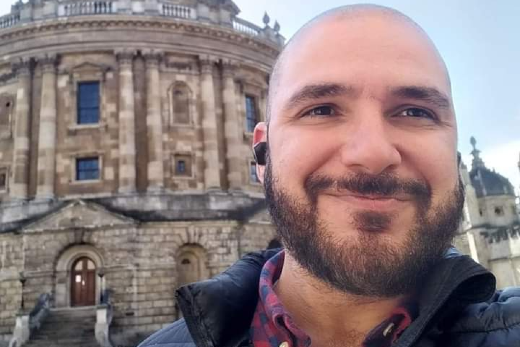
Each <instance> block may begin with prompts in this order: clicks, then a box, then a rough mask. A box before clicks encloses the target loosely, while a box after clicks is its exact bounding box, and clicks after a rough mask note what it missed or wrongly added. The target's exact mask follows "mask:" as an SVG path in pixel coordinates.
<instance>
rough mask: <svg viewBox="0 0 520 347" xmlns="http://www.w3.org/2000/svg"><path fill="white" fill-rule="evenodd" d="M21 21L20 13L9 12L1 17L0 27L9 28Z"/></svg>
mask: <svg viewBox="0 0 520 347" xmlns="http://www.w3.org/2000/svg"><path fill="white" fill-rule="evenodd" d="M19 21H20V13H15V14H8V15H5V16H2V17H0V29H4V28H9V27H12V26H13V25H16V24H17V23H18V22H19Z"/></svg>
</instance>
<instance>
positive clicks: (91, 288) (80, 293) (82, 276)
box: [70, 257, 96, 306]
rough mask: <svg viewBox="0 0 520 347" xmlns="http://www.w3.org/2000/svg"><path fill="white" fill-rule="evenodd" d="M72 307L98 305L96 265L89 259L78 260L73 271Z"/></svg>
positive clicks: (71, 286) (71, 287) (71, 285)
mask: <svg viewBox="0 0 520 347" xmlns="http://www.w3.org/2000/svg"><path fill="white" fill-rule="evenodd" d="M70 273H71V284H70V289H71V293H70V299H71V300H70V303H71V306H93V305H95V304H96V265H95V263H94V262H93V261H92V260H91V259H90V258H87V257H81V258H79V259H78V260H76V261H75V262H74V263H73V265H72V269H71V272H70Z"/></svg>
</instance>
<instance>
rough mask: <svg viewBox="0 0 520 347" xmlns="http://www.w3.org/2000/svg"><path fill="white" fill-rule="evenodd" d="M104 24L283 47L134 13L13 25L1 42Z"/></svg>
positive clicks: (0, 33) (275, 49)
mask: <svg viewBox="0 0 520 347" xmlns="http://www.w3.org/2000/svg"><path fill="white" fill-rule="evenodd" d="M96 27H98V28H102V29H104V30H107V29H108V28H110V27H116V28H117V29H124V28H129V29H133V30H135V29H136V28H137V29H141V28H142V29H143V30H147V31H149V30H153V29H156V30H163V31H164V30H171V31H174V32H178V33H181V34H183V33H185V34H193V35H200V36H206V37H209V38H212V39H217V40H226V41H230V42H233V43H235V44H237V45H241V46H243V47H249V48H251V49H254V50H258V51H262V52H264V53H267V54H268V55H270V56H272V58H273V59H275V58H276V57H277V55H278V54H279V52H280V50H281V47H279V46H278V45H276V44H275V43H273V42H269V41H268V40H264V39H261V38H255V37H253V36H249V35H247V34H244V33H241V32H238V31H235V30H233V29H231V28H227V27H224V26H217V25H207V24H206V23H201V22H197V21H188V20H180V19H170V18H169V19H158V18H157V17H146V16H143V17H139V18H136V17H130V16H121V15H118V16H89V17H81V18H73V19H71V18H69V19H68V20H66V21H63V20H61V21H60V20H47V21H39V22H33V23H29V24H27V25H25V26H22V27H13V28H9V29H5V30H0V42H6V41H7V40H15V39H20V38H22V37H24V36H27V35H34V34H38V33H49V32H53V31H63V30H71V29H89V30H92V29H93V28H96Z"/></svg>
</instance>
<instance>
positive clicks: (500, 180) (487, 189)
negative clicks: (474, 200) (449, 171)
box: [469, 137, 515, 198]
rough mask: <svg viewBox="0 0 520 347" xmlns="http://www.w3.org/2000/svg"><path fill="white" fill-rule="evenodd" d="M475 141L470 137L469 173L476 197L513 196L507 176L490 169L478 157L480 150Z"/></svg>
mask: <svg viewBox="0 0 520 347" xmlns="http://www.w3.org/2000/svg"><path fill="white" fill-rule="evenodd" d="M476 143H477V141H476V140H475V138H474V137H472V138H471V144H472V145H473V151H472V152H471V154H472V155H473V163H472V169H471V172H470V173H469V176H470V178H471V184H472V186H473V187H474V188H475V192H476V193H477V197H479V198H480V197H483V196H497V195H511V196H515V190H514V188H513V185H512V184H511V182H509V180H508V179H507V178H505V177H504V176H502V175H500V174H499V173H497V172H495V170H490V169H488V168H487V167H486V165H485V164H484V162H483V161H482V159H481V158H480V151H479V150H478V149H477V148H476Z"/></svg>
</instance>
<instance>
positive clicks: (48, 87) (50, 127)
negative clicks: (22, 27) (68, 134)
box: [36, 55, 57, 200]
mask: <svg viewBox="0 0 520 347" xmlns="http://www.w3.org/2000/svg"><path fill="white" fill-rule="evenodd" d="M56 62H57V57H56V56H55V55H46V56H45V57H42V58H40V59H39V60H38V63H39V64H40V65H41V69H42V92H41V103H40V131H39V137H38V185H37V188H36V198H37V199H44V200H47V199H53V198H54V180H55V176H56V111H57V110H56V98H57V94H56V87H57V86H56Z"/></svg>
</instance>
